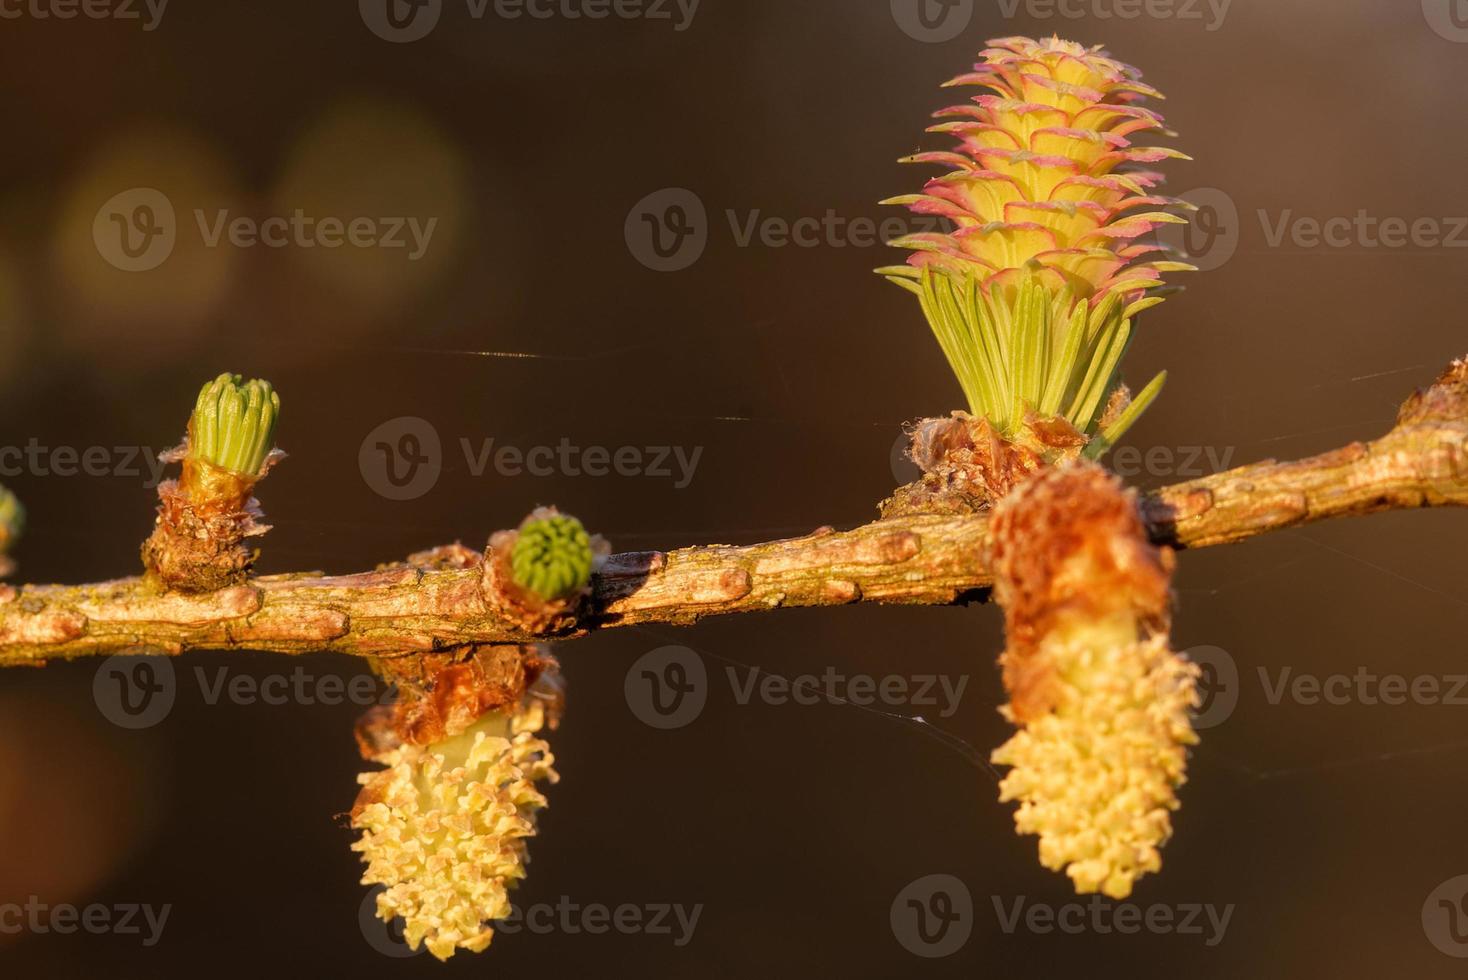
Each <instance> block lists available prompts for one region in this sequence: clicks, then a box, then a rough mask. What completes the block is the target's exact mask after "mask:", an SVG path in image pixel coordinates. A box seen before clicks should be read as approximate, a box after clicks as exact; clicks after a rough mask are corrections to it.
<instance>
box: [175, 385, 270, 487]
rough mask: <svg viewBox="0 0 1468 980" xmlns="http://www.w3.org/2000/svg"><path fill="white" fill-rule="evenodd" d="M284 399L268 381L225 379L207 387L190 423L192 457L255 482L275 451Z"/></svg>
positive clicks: (201, 391)
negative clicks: (281, 400)
mask: <svg viewBox="0 0 1468 980" xmlns="http://www.w3.org/2000/svg"><path fill="white" fill-rule="evenodd" d="M279 417H280V396H279V395H277V394H276V393H275V389H273V388H271V387H270V382H269V381H259V380H255V381H248V382H245V381H243V380H242V379H241V378H240V376H239V375H238V374H229V373H228V372H226V373H224V374H221V375H220V376H219V377H217V378H215V379H214V380H213V381H210V382H209V383H208V384H206V385H204V387H203V389H202V390H200V392H199V399H198V401H197V402H196V403H195V404H194V415H193V418H191V419H190V420H189V455H190V456H193V457H195V458H196V459H202V460H204V461H205V462H208V463H212V464H214V465H215V466H218V467H219V468H221V469H225V470H229V471H230V472H232V473H238V474H239V475H241V476H246V477H253V476H255V475H256V474H258V473H259V472H260V468H261V467H262V466H264V465H265V457H266V456H268V455H270V450H271V449H273V448H274V446H275V423H276V420H277V419H278V418H279Z"/></svg>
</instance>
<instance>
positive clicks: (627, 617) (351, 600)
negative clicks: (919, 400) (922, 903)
mask: <svg viewBox="0 0 1468 980" xmlns="http://www.w3.org/2000/svg"><path fill="white" fill-rule="evenodd" d="M1436 506H1468V361H1460V362H1458V363H1456V364H1455V365H1453V367H1452V368H1450V369H1449V370H1448V372H1447V373H1446V374H1444V375H1443V377H1441V378H1439V379H1438V381H1437V382H1436V383H1435V384H1434V385H1433V386H1431V387H1430V388H1427V389H1424V390H1422V391H1419V392H1418V393H1417V394H1415V395H1414V396H1413V397H1412V398H1411V399H1410V400H1408V402H1407V403H1406V404H1405V405H1404V406H1403V408H1402V412H1401V415H1400V417H1399V419H1398V423H1397V425H1396V426H1395V427H1394V428H1393V429H1392V431H1391V432H1389V433H1388V434H1387V435H1386V436H1384V437H1383V438H1381V439H1379V440H1377V441H1375V442H1372V443H1353V444H1351V445H1349V446H1346V447H1344V448H1341V449H1338V450H1335V451H1333V452H1329V453H1325V454H1324V455H1321V456H1315V457H1312V458H1310V459H1305V460H1300V461H1298V462H1293V463H1275V462H1265V463H1258V464H1254V465H1251V466H1245V467H1242V468H1240V469H1236V470H1231V471H1229V472H1226V473H1220V474H1216V475H1213V476H1209V477H1205V478H1203V479H1200V480H1194V481H1191V482H1188V483H1181V484H1178V485H1175V486H1171V487H1168V488H1165V489H1163V490H1160V491H1158V492H1157V493H1155V494H1152V495H1149V496H1147V497H1144V498H1143V499H1142V502H1141V509H1142V515H1143V518H1144V520H1145V522H1146V524H1147V526H1148V528H1149V531H1150V532H1151V534H1152V537H1153V539H1154V540H1155V541H1156V542H1157V543H1159V544H1168V545H1172V546H1173V547H1177V548H1201V547H1210V546H1213V545H1220V544H1229V543H1233V542H1236V541H1242V540H1244V539H1246V538H1250V537H1253V536H1255V535H1259V534H1264V533H1266V532H1269V531H1275V530H1279V529H1282V528H1286V527H1292V526H1295V525H1300V524H1306V523H1310V522H1313V521H1320V520H1326V519H1329V518H1335V517H1348V516H1357V515H1364V514H1371V513H1374V512H1377V511H1381V510H1389V509H1402V508H1417V507H1436ZM987 541H988V518H987V516H986V515H984V514H982V513H979V514H964V515H958V516H953V515H944V516H940V515H909V516H903V517H895V518H890V519H884V520H880V521H876V522H874V523H872V524H868V525H866V526H864V527H859V528H856V529H855V530H852V531H845V532H838V531H834V530H832V529H830V528H821V529H819V530H817V531H815V532H814V533H812V534H810V535H808V536H806V537H803V538H796V539H792V540H786V541H771V542H765V543H762V544H754V545H747V546H742V547H735V546H730V545H706V546H702V547H696V548H686V549H682V550H679V551H671V552H667V553H663V552H643V553H634V554H621V555H613V556H611V557H609V558H608V559H606V561H605V562H604V564H603V565H602V566H601V568H600V569H599V571H598V573H597V575H596V576H595V578H594V580H593V584H592V590H591V595H590V596H589V597H588V598H587V600H586V601H585V602H584V603H583V604H582V607H581V610H580V611H579V613H578V614H577V615H576V616H575V617H574V619H573V620H572V621H571V623H570V625H569V626H565V627H562V628H559V629H558V630H557V631H556V632H555V633H554V634H553V635H550V636H547V635H546V634H534V633H530V632H527V631H526V630H525V629H524V628H523V627H521V626H518V625H516V623H515V621H514V620H513V619H512V618H511V617H508V616H506V615H504V614H502V613H501V611H500V610H499V609H498V607H497V605H496V602H495V590H494V589H493V588H492V587H490V586H491V583H490V581H489V578H490V576H489V575H488V572H487V569H488V566H487V565H486V564H485V563H484V562H483V560H482V556H480V555H479V554H478V553H477V552H473V551H470V550H469V549H467V548H461V547H458V546H450V547H448V548H444V549H438V550H437V551H434V552H428V553H425V554H424V555H421V556H416V557H415V558H413V559H410V560H409V561H408V562H406V563H402V564H398V565H394V566H390V567H385V568H382V569H379V570H376V571H372V572H365V573H362V574H357V575H345V576H332V577H323V576H320V575H315V574H292V575H275V576H268V577H260V578H253V579H250V580H249V581H248V582H246V583H245V584H243V585H238V586H233V587H230V588H225V589H221V590H218V591H216V592H210V593H205V594H199V595H186V594H181V593H175V592H167V591H159V589H158V587H157V586H156V585H152V584H150V583H148V582H145V581H144V580H143V579H141V578H131V579H122V580H118V581H114V582H103V583H100V584H95V585H83V586H5V587H0V666H14V665H27V664H29V665H38V664H42V663H44V662H46V661H47V660H51V659H66V658H73V657H81V656H88V655H97V654H115V653H152V654H165V655H171V654H179V653H183V652H185V651H188V650H229V649H249V650H263V651H271V652H277V653H284V654H301V653H309V652H313V651H327V650H330V651H337V652H342V653H349V654H356V655H362V656H380V657H383V656H386V657H390V656H410V655H413V654H417V653H422V652H427V651H442V650H451V649H456V648H460V647H465V646H471V645H478V644H494V643H525V642H531V641H534V640H543V639H565V638H570V637H574V636H580V635H584V634H586V633H588V632H590V631H592V630H596V629H606V628H610V627H614V626H627V625H632V624H637V623H674V624H681V625H686V624H691V623H694V622H697V621H698V620H700V619H702V618H704V617H706V616H715V615H724V614H728V613H738V612H753V611H756V610H765V609H776V608H781V607H795V606H833V605H846V604H850V603H856V602H884V603H906V604H935V605H944V604H953V603H960V602H967V601H971V600H979V599H982V598H984V597H985V595H986V590H987V588H988V587H989V586H990V584H991V582H992V579H991V576H990V572H989V569H988V567H987V566H986V562H985V553H986V551H987V547H986V544H987Z"/></svg>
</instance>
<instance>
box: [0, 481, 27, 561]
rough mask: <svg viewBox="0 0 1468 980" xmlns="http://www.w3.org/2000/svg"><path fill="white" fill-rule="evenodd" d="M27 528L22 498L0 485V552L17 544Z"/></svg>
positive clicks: (2, 552)
mask: <svg viewBox="0 0 1468 980" xmlns="http://www.w3.org/2000/svg"><path fill="white" fill-rule="evenodd" d="M24 530H25V508H24V507H22V506H21V503H20V498H19V497H17V496H16V495H15V494H13V493H11V492H10V491H9V490H7V489H6V488H5V487H0V554H4V553H5V551H6V550H8V549H9V548H10V546H11V545H13V544H15V542H16V540H17V539H18V538H19V537H20V535H21V532H22V531H24Z"/></svg>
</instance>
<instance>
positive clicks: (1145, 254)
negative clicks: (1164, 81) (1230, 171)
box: [878, 37, 1193, 453]
mask: <svg viewBox="0 0 1468 980" xmlns="http://www.w3.org/2000/svg"><path fill="white" fill-rule="evenodd" d="M980 57H981V60H980V61H979V63H978V64H977V65H976V66H975V70H974V71H973V72H972V73H970V74H967V75H961V76H959V77H958V78H955V79H954V80H953V81H952V82H950V83H949V85H950V86H978V87H980V88H983V89H986V90H987V91H986V92H985V93H983V94H980V95H978V96H975V97H974V98H973V100H972V102H971V103H970V104H966V105H958V106H953V107H951V108H947V109H943V110H941V111H940V112H938V113H936V116H937V117H938V118H941V119H945V120H948V121H945V122H943V123H941V124H939V125H936V126H933V127H931V128H930V132H940V133H947V134H949V135H951V136H953V137H954V138H956V139H957V140H958V146H957V149H956V150H955V151H945V152H928V153H919V154H917V155H915V156H912V157H909V158H908V160H909V161H911V162H918V163H936V164H941V165H944V166H949V167H952V168H954V169H953V170H952V171H951V172H950V173H947V174H945V175H943V176H941V177H937V178H934V179H933V180H930V181H928V183H927V185H926V186H925V187H924V188H923V191H922V193H919V194H908V195H904V196H901V197H896V198H891V199H889V200H888V201H886V202H884V203H888V204H902V205H906V206H907V207H909V208H910V209H911V210H912V211H913V212H915V213H917V214H919V215H925V216H937V217H941V218H945V219H948V220H949V221H951V222H952V228H951V229H950V230H948V231H946V232H926V233H920V234H913V235H908V236H906V237H903V238H900V239H897V240H895V241H893V242H892V244H893V245H895V246H898V247H902V248H907V249H911V250H913V254H912V255H911V256H910V257H909V260H908V264H907V265H905V266H895V267H888V268H885V269H881V270H878V271H879V272H881V273H882V274H883V275H886V276H887V277H888V278H889V279H891V280H892V281H894V282H896V283H897V284H898V285H901V286H903V287H904V288H906V289H908V290H910V291H911V292H913V293H915V294H916V295H917V296H918V297H919V299H920V300H921V302H922V305H923V309H924V312H925V313H926V314H927V317H928V320H929V322H930V323H931V324H932V327H933V331H934V333H935V334H936V335H937V337H938V340H939V343H940V344H941V345H942V347H943V350H944V353H945V354H946V355H947V357H948V360H949V363H950V365H951V366H952V367H953V370H954V373H955V374H956V375H957V376H958V379H959V381H960V383H961V384H962V385H963V388H964V391H965V394H966V395H967V397H968V400H969V404H970V408H971V410H972V411H973V414H974V415H976V416H981V417H983V418H986V419H988V420H989V421H990V423H992V425H993V426H994V427H995V428H996V429H997V430H998V431H999V432H1000V433H1001V434H1002V435H1004V436H1005V437H1006V438H1011V437H1013V436H1014V435H1015V434H1016V432H1017V431H1018V430H1019V429H1020V428H1021V427H1022V426H1023V425H1024V422H1025V419H1026V417H1027V416H1028V415H1030V414H1031V413H1035V414H1038V415H1040V416H1043V417H1047V418H1048V417H1057V416H1058V417H1064V418H1065V419H1067V420H1068V421H1069V422H1070V423H1071V424H1072V425H1074V426H1075V428H1076V429H1077V430H1078V431H1079V432H1080V433H1082V434H1085V435H1087V436H1090V437H1092V438H1093V439H1094V437H1096V436H1098V435H1099V436H1101V437H1102V439H1099V440H1096V442H1097V443H1098V445H1097V446H1095V447H1094V448H1093V449H1092V450H1091V452H1092V453H1095V452H1099V451H1100V450H1101V449H1103V448H1104V445H1105V444H1109V442H1110V441H1111V440H1113V439H1115V438H1116V437H1118V436H1119V435H1120V434H1121V432H1122V431H1124V430H1125V428H1126V427H1127V426H1129V425H1130V424H1131V423H1132V422H1133V421H1135V419H1136V417H1137V416H1138V415H1140V413H1141V411H1142V410H1143V409H1144V408H1145V407H1146V404H1147V403H1148V402H1150V400H1151V398H1152V397H1154V396H1155V395H1156V393H1157V391H1158V390H1160V387H1161V381H1162V378H1161V377H1159V378H1158V379H1157V380H1156V381H1155V382H1154V383H1153V384H1152V385H1149V386H1148V388H1147V390H1146V391H1144V393H1143V395H1142V396H1139V397H1138V398H1137V400H1136V402H1135V403H1133V405H1132V407H1131V409H1127V407H1126V404H1125V402H1126V400H1127V399H1126V396H1125V394H1122V395H1120V396H1118V392H1121V391H1123V386H1122V385H1121V382H1120V380H1119V378H1118V376H1117V370H1118V365H1119V363H1120V361H1121V358H1122V355H1123V354H1124V353H1125V351H1126V348H1127V346H1128V344H1129V342H1130V339H1131V334H1132V318H1133V317H1134V316H1135V315H1136V314H1137V313H1139V312H1141V311H1142V310H1144V309H1146V308H1148V307H1149V306H1152V305H1155V304H1156V303H1159V302H1161V301H1162V296H1161V295H1160V294H1159V293H1158V290H1159V288H1160V287H1162V286H1163V280H1162V276H1163V274H1164V273H1167V272H1175V271H1183V270H1191V269H1192V268H1193V267H1192V266H1190V265H1187V264H1186V263H1182V262H1175V261H1170V260H1169V259H1168V257H1167V252H1166V249H1165V248H1164V247H1162V246H1161V245H1159V244H1157V243H1156V242H1155V241H1151V240H1149V236H1151V235H1153V233H1155V232H1156V231H1157V229H1158V227H1159V226H1160V225H1163V224H1167V223H1185V220H1186V219H1184V218H1181V217H1179V216H1178V215H1177V214H1175V213H1174V212H1176V211H1178V210H1184V209H1186V208H1187V207H1188V206H1187V205H1186V204H1184V203H1183V202H1181V201H1178V200H1176V199H1173V198H1168V197H1163V196H1160V195H1158V194H1157V193H1155V191H1156V189H1157V188H1158V187H1159V186H1160V185H1161V183H1162V180H1163V178H1162V175H1161V174H1159V173H1157V172H1155V171H1153V170H1151V169H1148V167H1149V166H1150V165H1151V164H1155V163H1158V162H1160V161H1162V160H1165V159H1168V158H1170V157H1182V158H1184V159H1186V157H1184V156H1183V154H1181V153H1179V152H1178V151H1176V150H1173V149H1168V148H1163V147H1154V146H1139V145H1135V144H1134V140H1136V139H1138V138H1141V137H1144V136H1147V135H1150V134H1163V135H1171V134H1170V133H1168V131H1167V130H1166V128H1165V126H1164V124H1163V121H1162V117H1161V116H1160V115H1159V114H1158V113H1157V112H1155V111H1153V110H1151V109H1148V108H1145V107H1143V106H1141V105H1139V104H1138V103H1139V102H1140V101H1141V100H1143V99H1144V98H1147V97H1152V98H1161V95H1160V93H1158V92H1157V91H1156V90H1154V89H1152V88H1150V87H1148V86H1147V85H1144V84H1143V83H1142V82H1141V80H1140V79H1141V75H1140V73H1139V72H1138V71H1137V70H1136V69H1135V68H1132V67H1130V66H1128V65H1124V64H1122V63H1121V62H1119V61H1115V60H1113V59H1112V58H1110V57H1109V56H1108V55H1107V54H1106V52H1104V51H1103V50H1101V49H1100V48H1099V47H1094V48H1087V47H1083V46H1082V45H1079V44H1075V43H1073V42H1070V41H1062V40H1060V39H1059V38H1050V39H1049V40H1044V41H1035V40H1031V39H1030V38H1023V37H1014V38H1005V39H1002V40H996V41H991V42H990V47H989V48H987V49H986V50H985V51H984V52H983V53H982V55H981V56H980ZM1169 209H1170V210H1169ZM1114 396H1116V397H1114ZM1103 416H1104V420H1103Z"/></svg>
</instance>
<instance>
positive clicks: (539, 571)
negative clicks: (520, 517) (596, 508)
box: [510, 514, 592, 602]
mask: <svg viewBox="0 0 1468 980" xmlns="http://www.w3.org/2000/svg"><path fill="white" fill-rule="evenodd" d="M591 562H592V552H591V538H590V537H588V536H587V534H586V528H584V527H582V526H581V522H580V521H578V520H577V519H576V518H574V517H567V516H565V515H561V514H558V515H556V516H554V517H543V518H539V519H537V520H533V521H528V522H526V523H525V524H524V525H523V526H522V527H521V528H520V536H519V538H517V539H516V540H515V547H514V549H513V550H512V551H511V552H510V572H511V575H512V577H513V578H514V580H515V584H516V585H518V586H520V588H522V589H528V590H529V591H531V592H533V593H535V594H536V595H537V596H539V597H540V598H541V599H543V600H545V601H546V602H553V601H555V600H557V599H566V598H569V597H571V596H573V595H575V594H576V593H577V592H580V591H581V590H582V589H584V588H586V584H587V583H588V582H590V581H591Z"/></svg>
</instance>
